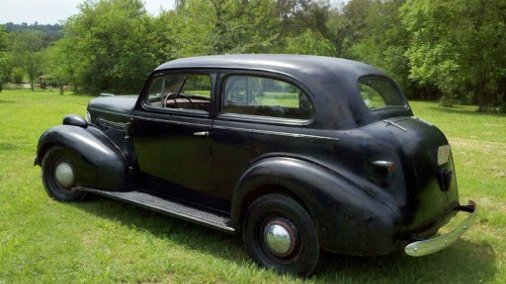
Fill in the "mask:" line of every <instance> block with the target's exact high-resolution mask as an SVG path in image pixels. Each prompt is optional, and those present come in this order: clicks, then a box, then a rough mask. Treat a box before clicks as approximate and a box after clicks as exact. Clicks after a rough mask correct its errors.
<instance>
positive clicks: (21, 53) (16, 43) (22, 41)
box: [11, 30, 46, 91]
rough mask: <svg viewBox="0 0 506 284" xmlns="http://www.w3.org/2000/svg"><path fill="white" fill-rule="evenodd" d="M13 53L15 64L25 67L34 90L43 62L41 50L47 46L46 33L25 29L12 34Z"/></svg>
mask: <svg viewBox="0 0 506 284" xmlns="http://www.w3.org/2000/svg"><path fill="white" fill-rule="evenodd" d="M12 38H13V40H12V45H11V53H12V60H13V62H14V64H15V65H16V66H18V67H21V68H23V70H25V72H26V74H27V75H28V79H29V80H30V87H31V90H32V91H33V90H34V84H35V79H36V78H37V76H39V75H40V72H41V67H42V62H41V55H40V51H41V50H42V49H43V48H44V47H45V44H46V41H45V38H44V33H43V32H41V31H37V30H23V31H21V32H15V33H13V34H12Z"/></svg>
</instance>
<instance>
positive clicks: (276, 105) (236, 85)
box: [223, 75, 313, 119]
mask: <svg viewBox="0 0 506 284" xmlns="http://www.w3.org/2000/svg"><path fill="white" fill-rule="evenodd" d="M223 112H224V113H238V114H248V115H258V116H270V117H281V118H292V119H309V118H311V116H312V113H313V111H312V106H311V103H310V101H309V99H308V98H307V96H306V94H305V93H304V92H302V91H301V90H300V89H299V88H297V87H296V86H294V85H292V84H290V83H288V82H285V81H282V80H277V79H271V78H266V77H258V76H245V75H236V76H229V77H227V78H226V80H225V86H224V102H223Z"/></svg>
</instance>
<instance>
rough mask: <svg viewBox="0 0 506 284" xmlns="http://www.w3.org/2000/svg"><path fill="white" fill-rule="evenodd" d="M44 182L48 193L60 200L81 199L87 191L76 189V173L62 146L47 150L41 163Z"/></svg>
mask: <svg viewBox="0 0 506 284" xmlns="http://www.w3.org/2000/svg"><path fill="white" fill-rule="evenodd" d="M41 169H42V171H41V175H42V182H43V183H44V187H45V189H46V192H47V193H48V195H49V196H50V197H52V198H54V199H56V200H59V201H80V200H82V199H83V198H84V197H85V195H86V193H85V192H82V191H78V190H75V188H74V186H75V185H76V173H75V170H74V167H73V166H72V162H71V161H70V158H69V157H68V155H67V152H66V150H65V149H64V148H62V147H57V146H55V147H52V148H50V149H48V150H47V152H46V153H45V155H44V158H43V159H42V164H41Z"/></svg>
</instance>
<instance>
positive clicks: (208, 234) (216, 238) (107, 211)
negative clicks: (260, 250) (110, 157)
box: [74, 195, 249, 263]
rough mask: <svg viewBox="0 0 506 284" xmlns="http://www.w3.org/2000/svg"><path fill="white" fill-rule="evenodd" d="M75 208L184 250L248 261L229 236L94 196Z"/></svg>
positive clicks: (232, 236)
mask: <svg viewBox="0 0 506 284" xmlns="http://www.w3.org/2000/svg"><path fill="white" fill-rule="evenodd" d="M74 204H75V206H77V207H79V208H81V209H83V210H85V211H87V212H89V213H91V214H94V215H96V216H99V217H102V218H107V219H111V220H114V221H116V222H120V223H121V224H123V225H125V226H128V227H131V228H133V229H135V230H141V231H145V232H147V233H149V234H152V235H153V236H155V237H157V238H160V239H167V240H170V241H171V242H174V243H176V244H180V245H182V246H184V247H185V248H189V249H192V250H198V251H201V252H205V253H209V254H212V255H214V256H216V257H220V258H223V259H227V260H232V261H236V262H238V263H239V262H244V261H245V260H248V259H249V258H248V256H247V254H246V252H245V250H244V249H243V247H242V244H241V241H240V239H239V237H237V236H234V235H231V234H227V233H224V232H220V231H218V230H215V229H211V228H207V227H205V226H201V225H198V224H194V223H191V222H188V221H183V220H180V219H177V218H174V217H170V216H167V215H164V214H161V213H157V212H154V211H151V210H148V209H144V208H141V207H137V206H134V205H130V204H127V203H123V202H121V201H116V200H111V199H108V198H105V197H101V196H97V195H91V196H88V197H87V198H86V201H85V202H82V203H74Z"/></svg>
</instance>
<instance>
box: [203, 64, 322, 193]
mask: <svg viewBox="0 0 506 284" xmlns="http://www.w3.org/2000/svg"><path fill="white" fill-rule="evenodd" d="M221 77H222V78H223V79H222V83H221V88H220V97H221V98H220V101H221V109H220V110H219V114H218V115H217V116H216V119H215V121H214V123H213V133H212V140H213V143H212V152H213V183H214V186H215V189H214V191H215V193H216V194H217V195H219V196H221V197H222V198H225V199H230V198H232V193H233V190H234V188H235V186H236V184H237V182H238V180H239V178H240V177H241V175H242V174H243V173H244V171H245V170H246V169H247V168H248V167H249V166H250V165H251V164H252V163H253V162H254V161H255V160H256V159H257V158H259V157H261V156H262V155H264V154H266V153H281V152H283V153H290V152H302V151H303V150H304V149H307V148H308V147H311V146H313V145H312V144H311V143H313V142H312V140H308V139H300V137H304V135H305V133H307V132H308V131H311V129H309V128H308V127H309V126H310V123H311V119H312V116H313V110H312V104H311V102H310V100H309V97H308V96H307V95H306V93H304V92H303V91H302V90H301V89H300V88H298V87H297V85H295V83H293V82H290V81H289V79H288V78H285V77H279V76H274V75H273V74H270V73H264V72H253V71H251V72H248V73H245V72H244V71H238V72H233V71H229V72H228V73H222V76H221ZM306 136H310V135H306Z"/></svg>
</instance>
